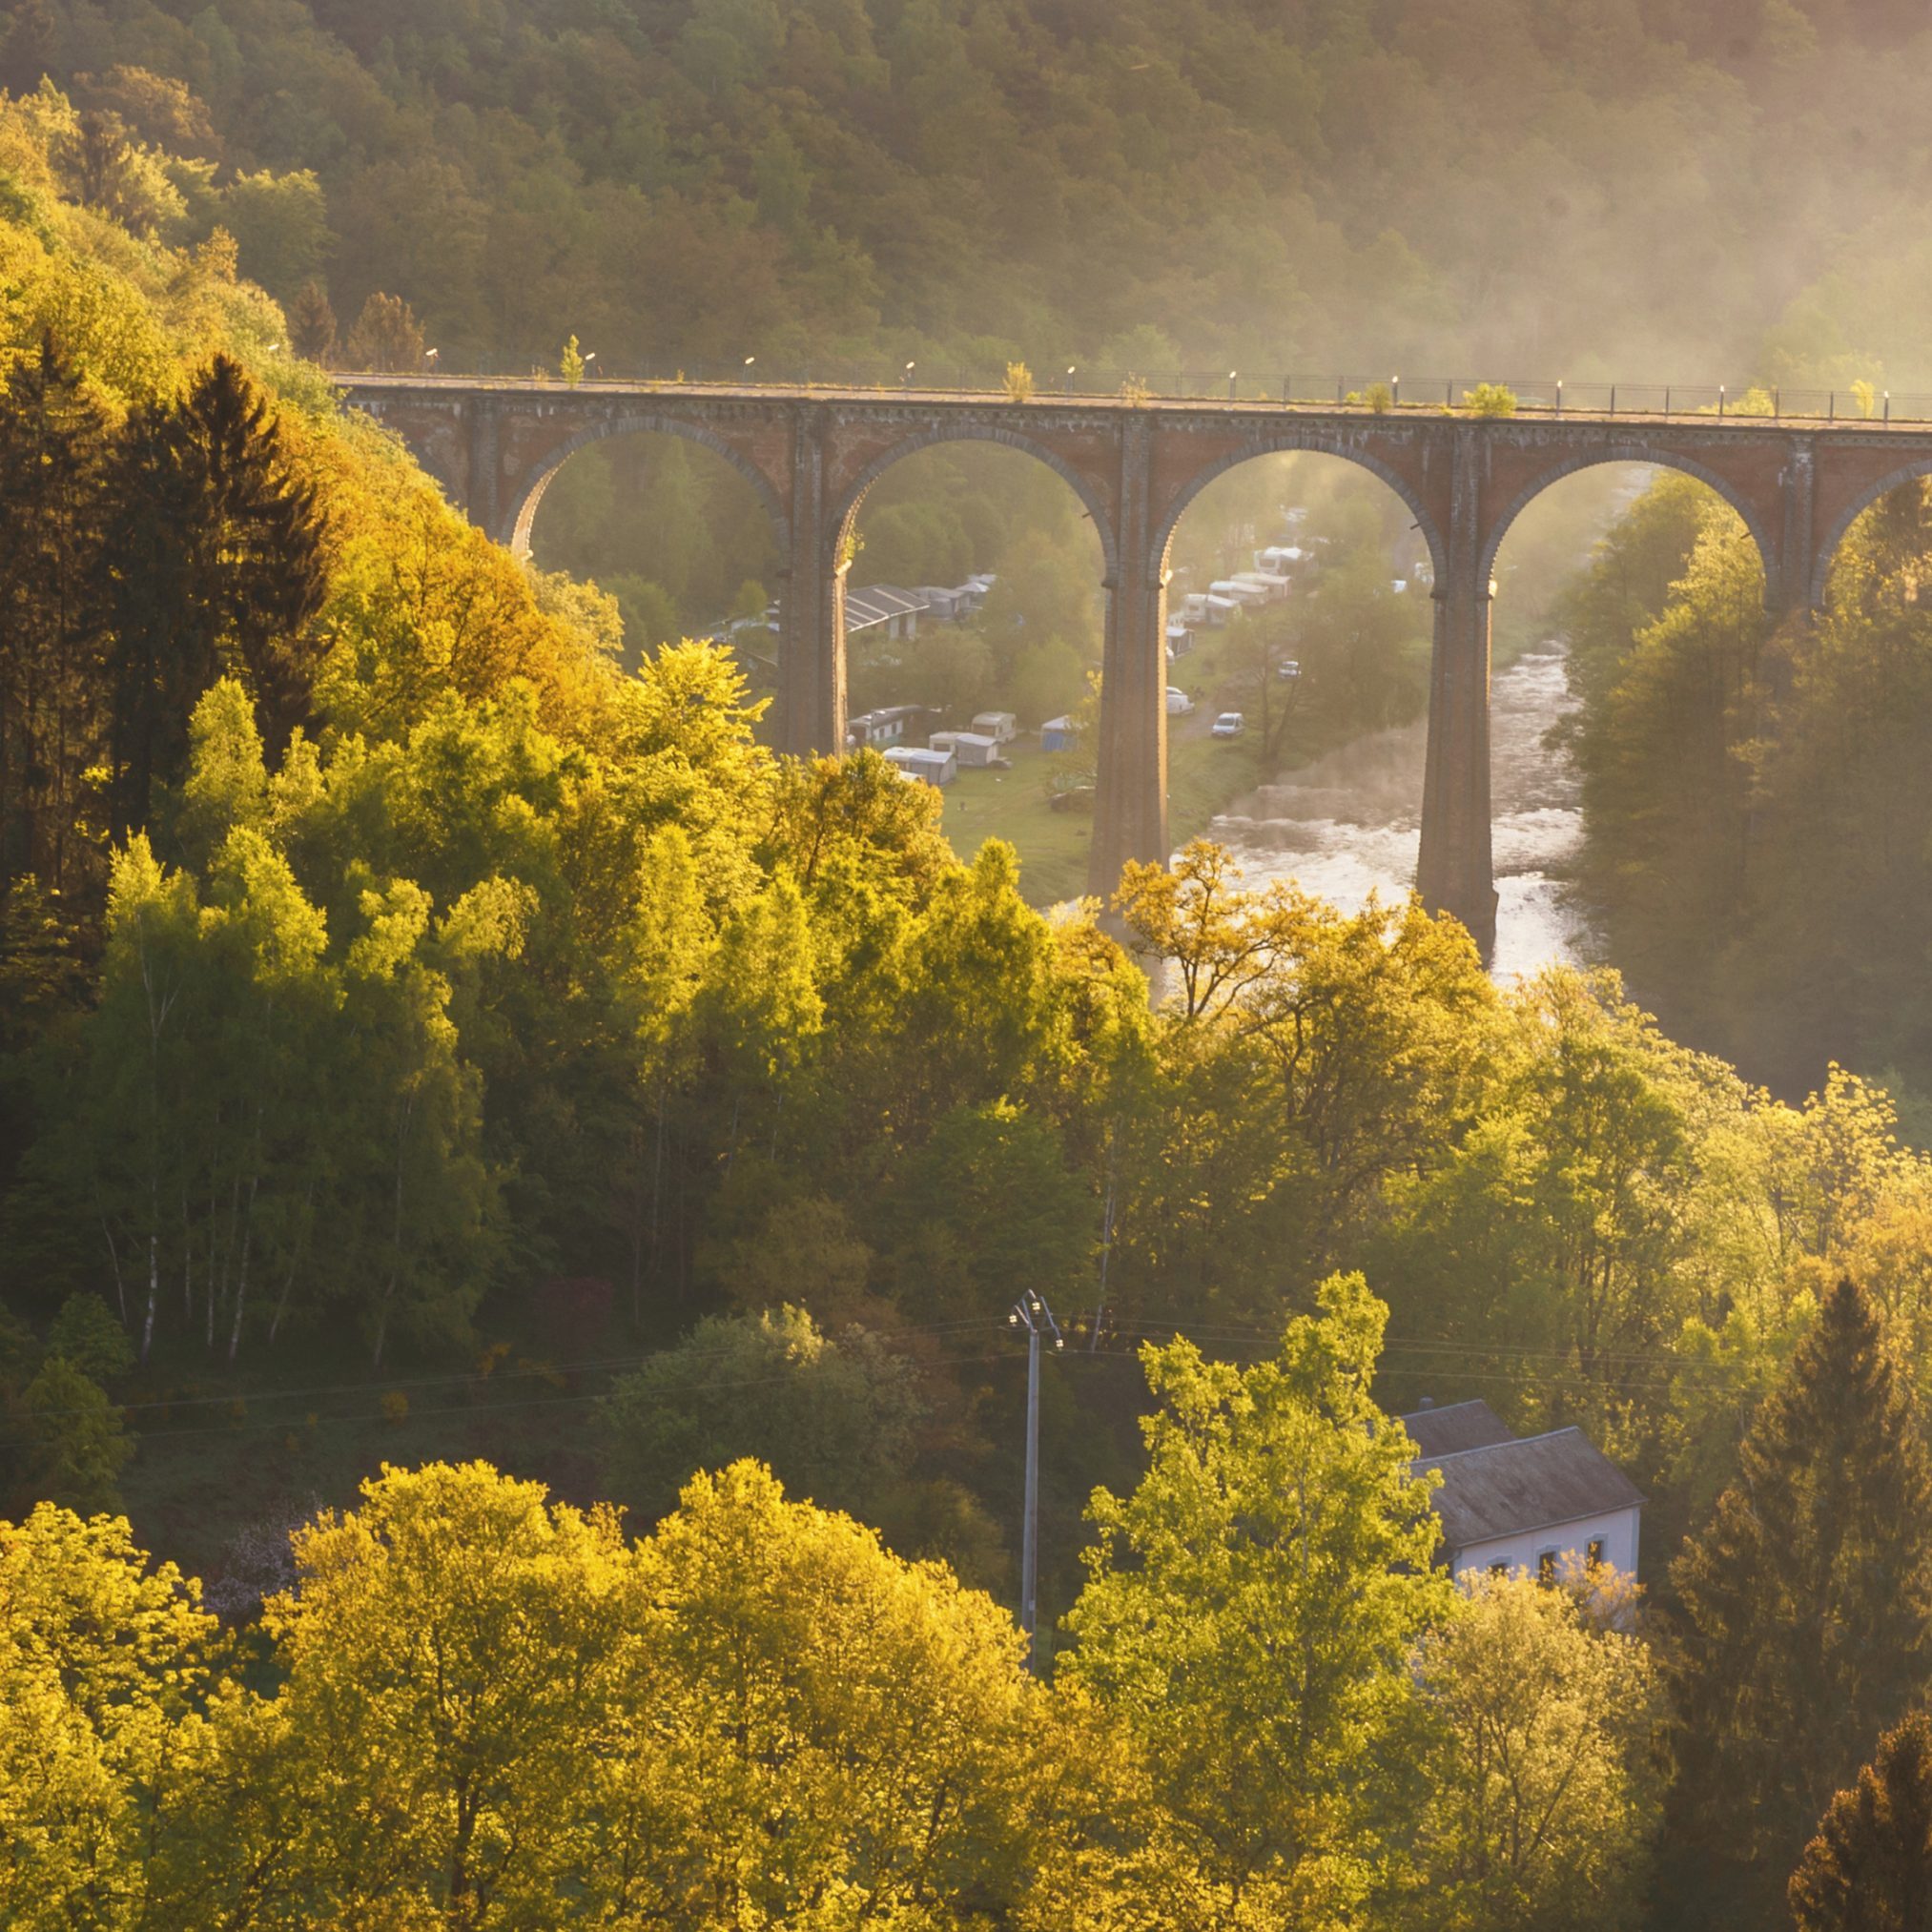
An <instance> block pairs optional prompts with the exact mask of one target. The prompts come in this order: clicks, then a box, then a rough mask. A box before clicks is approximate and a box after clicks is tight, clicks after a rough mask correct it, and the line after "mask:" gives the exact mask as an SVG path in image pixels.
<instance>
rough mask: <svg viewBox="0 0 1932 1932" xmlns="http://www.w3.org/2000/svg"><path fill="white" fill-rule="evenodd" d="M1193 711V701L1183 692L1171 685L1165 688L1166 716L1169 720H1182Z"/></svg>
mask: <svg viewBox="0 0 1932 1932" xmlns="http://www.w3.org/2000/svg"><path fill="white" fill-rule="evenodd" d="M1192 709H1194V700H1193V699H1192V698H1190V697H1189V696H1188V695H1187V693H1186V692H1185V691H1183V690H1181V689H1177V688H1176V687H1175V686H1173V685H1169V686H1168V687H1167V715H1168V716H1169V717H1170V718H1184V717H1185V716H1186V715H1187V714H1188V712H1189V711H1191V710H1192Z"/></svg>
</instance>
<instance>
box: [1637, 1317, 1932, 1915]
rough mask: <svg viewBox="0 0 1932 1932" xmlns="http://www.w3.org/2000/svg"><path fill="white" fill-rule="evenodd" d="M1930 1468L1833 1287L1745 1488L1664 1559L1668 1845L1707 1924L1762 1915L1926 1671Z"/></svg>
mask: <svg viewBox="0 0 1932 1932" xmlns="http://www.w3.org/2000/svg"><path fill="white" fill-rule="evenodd" d="M1928 1511H1932V1471H1928V1469H1927V1466H1926V1459H1925V1452H1924V1450H1923V1449H1922V1446H1921V1444H1920V1440H1919V1437H1918V1435H1917V1433H1916V1431H1915V1427H1914V1424H1913V1420H1912V1417H1911V1414H1910V1411H1909V1407H1908V1401H1907V1394H1906V1390H1905V1387H1903V1385H1902V1384H1901V1380H1900V1378H1899V1376H1898V1373H1897V1370H1896V1369H1895V1367H1893V1364H1892V1362H1891V1359H1890V1357H1889V1355H1888V1353H1887V1350H1886V1347H1885V1345H1884V1339H1883V1335H1882V1333H1881V1327H1880V1324H1879V1318H1878V1313H1877V1310H1876V1309H1875V1308H1874V1307H1873V1305H1872V1304H1871V1302H1870V1300H1869V1298H1868V1297H1866V1296H1865V1295H1864V1294H1863V1293H1862V1292H1861V1291H1860V1289H1859V1288H1858V1287H1856V1286H1855V1285H1853V1284H1852V1283H1851V1282H1849V1281H1841V1282H1840V1284H1839V1285H1838V1286H1837V1287H1836V1288H1834V1289H1833V1290H1832V1292H1831V1294H1830V1295H1829V1297H1828V1298H1827V1299H1826V1301H1825V1303H1824V1305H1823V1307H1822V1308H1821V1309H1820V1310H1819V1317H1818V1321H1817V1323H1816V1324H1815V1326H1813V1327H1812V1328H1811V1330H1810V1331H1809V1332H1808V1333H1807V1334H1806V1335H1805V1336H1804V1338H1803V1340H1802V1341H1800V1342H1799V1344H1798V1349H1797V1352H1796V1354H1795V1355H1794V1356H1793V1358H1792V1364H1791V1368H1790V1372H1789V1374H1788V1376H1787V1378H1786V1380H1785V1381H1784V1383H1783V1384H1782V1385H1781V1386H1780V1387H1779V1388H1778V1390H1777V1391H1776V1392H1775V1393H1774V1394H1773V1395H1772V1396H1771V1397H1770V1398H1769V1399H1768V1400H1767V1401H1766V1403H1765V1404H1764V1406H1763V1408H1761V1409H1760V1410H1759V1411H1758V1415H1757V1420H1756V1422H1755V1423H1754V1424H1753V1427H1752V1429H1751V1432H1750V1434H1749V1435H1748V1436H1747V1437H1746V1438H1745V1441H1744V1445H1743V1449H1742V1451H1741V1455H1740V1473H1739V1479H1738V1481H1737V1483H1736V1484H1734V1485H1733V1487H1732V1488H1730V1489H1728V1490H1725V1492H1724V1493H1723V1495H1722V1496H1720V1497H1719V1498H1718V1500H1717V1507H1716V1511H1715V1512H1714V1514H1713V1516H1712V1519H1711V1521H1710V1523H1709V1524H1708V1525H1707V1526H1706V1527H1705V1528H1704V1529H1703V1530H1702V1531H1700V1532H1699V1533H1698V1534H1697V1535H1696V1537H1695V1538H1694V1539H1693V1540H1692V1541H1691V1542H1690V1543H1688V1544H1687V1545H1686V1547H1685V1550H1684V1552H1683V1554H1682V1555H1681V1556H1679V1557H1678V1558H1677V1560H1676V1562H1675V1564H1674V1565H1673V1566H1672V1572H1671V1573H1672V1580H1673V1582H1674V1583H1675V1586H1676V1590H1677V1593H1678V1594H1679V1596H1680V1598H1681V1599H1682V1602H1683V1618H1684V1629H1683V1633H1682V1640H1681V1645H1680V1648H1679V1651H1678V1654H1677V1658H1676V1661H1675V1666H1674V1670H1673V1686H1672V1688H1673V1694H1674V1700H1675V1712H1676V1724H1677V1729H1676V1757H1677V1774H1676V1782H1675V1787H1674V1790H1673V1793H1672V1798H1671V1807H1670V1815H1669V1822H1670V1827H1671V1835H1672V1838H1673V1840H1674V1841H1675V1848H1676V1849H1678V1850H1680V1851H1681V1852H1683V1853H1685V1854H1689V1855H1695V1856H1696V1857H1699V1858H1701V1859H1702V1860H1707V1861H1709V1862H1710V1863H1711V1865H1712V1866H1713V1867H1714V1869H1715V1870H1716V1873H1717V1875H1718V1878H1717V1882H1716V1886H1715V1887H1714V1890H1713V1894H1712V1896H1711V1898H1710V1899H1709V1900H1708V1901H1706V1909H1707V1911H1708V1913H1709V1915H1710V1916H1709V1919H1708V1922H1711V1923H1714V1924H1737V1925H1740V1926H1742V1925H1754V1926H1755V1925H1762V1924H1764V1923H1766V1922H1768V1920H1769V1919H1770V1918H1771V1917H1772V1916H1773V1915H1775V1913H1776V1912H1777V1910H1778V1901H1779V1897H1780V1895H1781V1892H1782V1889H1783V1875H1784V1874H1785V1873H1787V1872H1789V1871H1790V1870H1791V1868H1792V1867H1793V1865H1794V1864H1795V1863H1796V1862H1797V1860H1798V1855H1799V1853H1800V1851H1801V1850H1802V1848H1803V1846H1804V1843H1805V1840H1806V1837H1807V1835H1808V1833H1809V1832H1810V1831H1811V1829H1812V1825H1813V1821H1814V1820H1815V1819H1817V1818H1818V1817H1819V1813H1820V1812H1821V1811H1822V1810H1823V1808H1824V1806H1825V1804H1826V1802H1827V1801H1828V1800H1829V1799H1830V1798H1831V1796H1832V1794H1833V1793H1834V1792H1835V1791H1837V1790H1839V1789H1840V1788H1841V1787H1843V1786H1844V1785H1845V1784H1847V1783H1848V1782H1849V1781H1850V1779H1851V1778H1852V1775H1853V1773H1854V1772H1855V1771H1856V1769H1857V1767H1858V1764H1859V1762H1860V1757H1861V1755H1862V1753H1863V1752H1864V1750H1865V1749H1866V1748H1867V1740H1868V1739H1869V1738H1871V1737H1873V1736H1874V1735H1876V1734H1877V1733H1878V1732H1879V1731H1880V1730H1881V1729H1882V1728H1883V1727H1884V1726H1885V1725H1887V1724H1890V1723H1893V1722H1896V1721H1897V1719H1898V1718H1899V1717H1900V1716H1901V1715H1902V1714H1903V1713H1904V1711H1905V1710H1906V1709H1907V1708H1908V1707H1909V1705H1910V1704H1911V1702H1912V1701H1913V1699H1914V1698H1915V1697H1916V1696H1917V1695H1918V1692H1919V1687H1920V1685H1921V1683H1922V1680H1923V1675H1924V1667H1925V1654H1926V1642H1927V1633H1928V1622H1932V1527H1928V1524H1932V1514H1928Z"/></svg>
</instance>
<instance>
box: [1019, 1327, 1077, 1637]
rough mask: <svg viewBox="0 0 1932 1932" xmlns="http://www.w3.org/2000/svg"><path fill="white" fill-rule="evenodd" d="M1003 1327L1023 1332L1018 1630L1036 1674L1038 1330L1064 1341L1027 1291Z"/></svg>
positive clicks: (1057, 1344) (1057, 1343)
mask: <svg viewBox="0 0 1932 1932" xmlns="http://www.w3.org/2000/svg"><path fill="white" fill-rule="evenodd" d="M1006 1326H1008V1327H1009V1328H1024V1329H1025V1330H1026V1517H1025V1523H1024V1527H1023V1529H1022V1530H1021V1532H1020V1549H1019V1627H1020V1629H1021V1630H1023V1631H1024V1632H1025V1633H1026V1667H1027V1669H1028V1670H1030V1671H1034V1672H1036V1673H1037V1672H1038V1668H1039V1666H1038V1657H1037V1656H1036V1655H1035V1651H1036V1645H1035V1642H1034V1634H1033V1632H1034V1622H1035V1616H1036V1613H1037V1610H1038V1594H1039V1338H1040V1334H1041V1332H1042V1330H1043V1331H1044V1332H1046V1333H1047V1334H1050V1335H1051V1336H1052V1337H1053V1346H1055V1347H1056V1348H1064V1347H1065V1346H1066V1341H1065V1338H1064V1337H1063V1336H1062V1335H1061V1334H1060V1331H1059V1324H1058V1322H1056V1321H1055V1320H1054V1318H1053V1310H1052V1309H1051V1308H1049V1307H1048V1306H1047V1305H1046V1303H1045V1301H1044V1300H1043V1299H1042V1298H1041V1297H1040V1296H1038V1295H1036V1294H1034V1293H1033V1292H1032V1291H1031V1290H1030V1289H1029V1290H1028V1292H1027V1293H1025V1294H1024V1295H1022V1296H1021V1297H1020V1298H1019V1300H1018V1301H1017V1302H1016V1303H1014V1305H1013V1311H1012V1313H1011V1314H1009V1315H1008V1316H1007V1318H1006Z"/></svg>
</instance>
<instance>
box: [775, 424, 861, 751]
mask: <svg viewBox="0 0 1932 1932" xmlns="http://www.w3.org/2000/svg"><path fill="white" fill-rule="evenodd" d="M820 428H821V425H820V421H819V417H818V413H817V412H816V411H809V412H808V411H807V410H804V409H800V410H799V411H797V413H796V414H795V415H794V417H793V420H792V436H791V500H790V504H789V508H790V511H791V515H790V518H789V520H788V521H789V527H788V529H787V531H786V540H787V541H786V554H785V570H784V587H783V589H782V591H781V592H780V595H779V607H778V611H779V639H778V680H779V699H778V748H779V750H783V751H787V752H790V753H791V755H792V756H793V757H795V758H810V757H813V756H831V755H832V754H834V753H836V752H840V751H843V750H845V709H846V708H845V693H846V674H845V577H846V572H847V570H848V569H849V568H850V567H851V563H852V560H851V559H850V557H848V556H845V555H844V554H842V552H843V549H844V545H845V536H846V533H845V531H844V530H842V529H834V528H832V518H831V516H830V514H829V511H828V505H827V502H826V494H827V493H826V477H825V446H824V442H823V441H822V438H821V435H820Z"/></svg>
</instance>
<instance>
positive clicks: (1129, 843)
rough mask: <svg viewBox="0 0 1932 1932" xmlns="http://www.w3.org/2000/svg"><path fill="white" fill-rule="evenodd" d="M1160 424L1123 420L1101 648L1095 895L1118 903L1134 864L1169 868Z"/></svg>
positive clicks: (1090, 856) (1092, 861)
mask: <svg viewBox="0 0 1932 1932" xmlns="http://www.w3.org/2000/svg"><path fill="white" fill-rule="evenodd" d="M1152 445H1153V425H1152V423H1151V421H1149V420H1148V418H1147V417H1145V416H1144V415H1138V414H1137V415H1136V416H1134V417H1131V418H1129V419H1128V420H1127V421H1125V422H1124V423H1123V424H1122V425H1121V445H1120V497H1119V500H1118V501H1119V504H1120V509H1119V518H1118V525H1117V528H1116V531H1115V538H1116V545H1115V563H1114V572H1113V575H1112V577H1111V578H1110V579H1109V580H1108V583H1107V627H1106V634H1105V637H1104V640H1103V642H1102V646H1101V653H1100V744H1099V746H1098V747H1097V748H1096V750H1097V754H1098V755H1097V758H1096V762H1095V773H1094V835H1093V843H1092V844H1091V845H1090V846H1089V847H1088V849H1087V892H1088V894H1089V895H1090V896H1091V897H1093V898H1096V899H1099V900H1100V903H1101V905H1102V907H1110V906H1111V904H1112V901H1113V896H1114V894H1115V893H1116V892H1117V891H1119V889H1120V874H1121V872H1122V870H1123V869H1124V868H1125V867H1126V865H1127V864H1128V862H1129V861H1130V860H1134V859H1140V860H1142V861H1146V862H1151V863H1153V864H1155V865H1163V866H1164V865H1165V864H1166V863H1167V860H1168V858H1169V856H1170V853H1169V850H1168V845H1167V567H1166V555H1165V548H1166V546H1165V545H1164V544H1163V545H1157V544H1156V541H1155V522H1156V519H1155V513H1154V506H1153V504H1151V502H1150V501H1149V497H1150V488H1149V485H1150V481H1151V473H1152V461H1151V458H1152Z"/></svg>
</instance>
